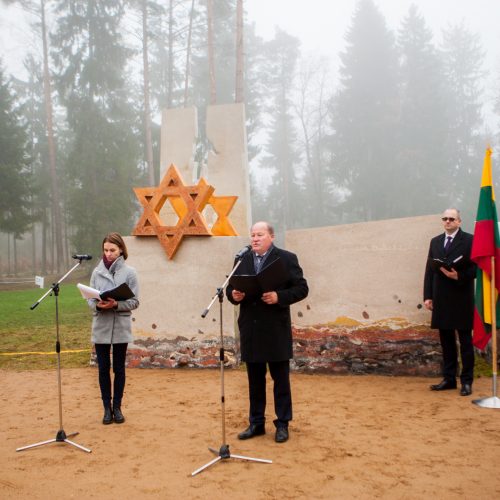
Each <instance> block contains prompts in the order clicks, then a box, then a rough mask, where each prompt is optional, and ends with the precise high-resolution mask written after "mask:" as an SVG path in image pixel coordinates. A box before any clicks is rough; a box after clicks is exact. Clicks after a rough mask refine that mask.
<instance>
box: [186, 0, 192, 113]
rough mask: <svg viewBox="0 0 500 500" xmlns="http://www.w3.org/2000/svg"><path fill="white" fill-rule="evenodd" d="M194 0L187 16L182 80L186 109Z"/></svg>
mask: <svg viewBox="0 0 500 500" xmlns="http://www.w3.org/2000/svg"><path fill="white" fill-rule="evenodd" d="M193 16H194V0H192V1H191V13H190V14H189V31H188V39H187V50H186V75H185V79H184V107H187V102H188V89H189V59H190V57H191V38H192V33H193Z"/></svg>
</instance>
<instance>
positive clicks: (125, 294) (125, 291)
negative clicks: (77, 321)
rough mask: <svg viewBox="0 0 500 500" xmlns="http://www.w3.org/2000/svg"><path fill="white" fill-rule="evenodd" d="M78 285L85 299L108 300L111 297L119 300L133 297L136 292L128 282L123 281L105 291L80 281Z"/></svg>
mask: <svg viewBox="0 0 500 500" xmlns="http://www.w3.org/2000/svg"><path fill="white" fill-rule="evenodd" d="M76 286H77V288H78V290H80V293H81V294H82V297H83V298H84V299H97V300H108V299H109V298H111V299H115V300H117V301H118V300H127V299H131V298H132V297H133V296H134V292H132V290H131V289H130V287H129V286H128V285H127V283H122V284H121V285H118V286H117V287H115V288H112V289H111V290H106V291H104V292H100V291H99V290H97V289H95V288H92V287H91V286H87V285H82V284H81V283H78V284H77V285H76Z"/></svg>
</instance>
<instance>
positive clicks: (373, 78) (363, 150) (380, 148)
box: [331, 0, 399, 221]
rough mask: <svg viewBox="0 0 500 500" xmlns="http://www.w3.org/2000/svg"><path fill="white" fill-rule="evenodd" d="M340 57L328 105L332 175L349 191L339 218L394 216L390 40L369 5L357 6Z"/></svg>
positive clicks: (394, 66)
mask: <svg viewBox="0 0 500 500" xmlns="http://www.w3.org/2000/svg"><path fill="white" fill-rule="evenodd" d="M346 41H347V48H346V50H345V52H343V53H341V55H340V58H341V68H340V77H341V81H340V83H341V88H340V90H339V91H338V93H337V94H336V95H335V96H334V98H333V100H332V103H331V126H332V128H333V129H334V134H333V137H332V141H331V145H332V155H333V169H334V172H335V176H336V178H335V180H336V183H337V184H339V185H341V186H342V187H343V188H344V189H346V190H347V193H348V197H347V200H346V202H345V203H344V205H343V217H344V220H347V221H349V220H350V221H355V220H374V219H381V218H386V217H390V216H392V215H394V213H393V209H392V207H393V202H392V199H391V198H392V197H394V196H395V195H396V192H397V190H398V189H399V187H398V186H387V180H388V179H391V178H392V176H393V175H394V173H395V172H394V170H395V162H394V151H393V141H394V137H396V133H397V121H398V112H399V99H398V78H397V72H398V61H397V53H396V48H395V42H394V36H393V34H392V32H390V31H389V30H388V28H387V26H386V23H385V19H384V17H383V16H382V14H381V13H380V11H379V10H378V8H377V7H376V6H375V4H374V3H373V1H372V0H361V1H360V2H359V3H358V6H357V9H356V11H355V13H354V15H353V19H352V24H351V27H350V29H349V30H348V32H347V35H346Z"/></svg>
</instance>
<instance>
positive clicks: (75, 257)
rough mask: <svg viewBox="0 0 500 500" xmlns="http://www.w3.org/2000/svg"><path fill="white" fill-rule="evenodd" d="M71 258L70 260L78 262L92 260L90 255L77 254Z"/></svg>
mask: <svg viewBox="0 0 500 500" xmlns="http://www.w3.org/2000/svg"><path fill="white" fill-rule="evenodd" d="M71 258H72V259H78V260H91V259H92V255H87V254H83V255H78V254H75V255H73V256H72V257H71Z"/></svg>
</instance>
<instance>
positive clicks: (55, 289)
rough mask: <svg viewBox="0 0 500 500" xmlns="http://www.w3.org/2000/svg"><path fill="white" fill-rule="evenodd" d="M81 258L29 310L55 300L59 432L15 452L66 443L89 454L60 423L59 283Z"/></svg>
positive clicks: (73, 434) (74, 434)
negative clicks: (48, 300) (45, 301)
mask: <svg viewBox="0 0 500 500" xmlns="http://www.w3.org/2000/svg"><path fill="white" fill-rule="evenodd" d="M81 257H82V258H79V260H78V263H77V264H75V265H74V266H73V267H72V268H71V269H70V270H69V271H68V272H67V273H66V274H65V275H64V276H63V277H62V278H61V279H60V280H59V281H58V282H57V283H53V284H52V287H51V288H50V289H49V290H48V292H47V293H45V294H44V295H43V296H42V297H40V298H39V299H38V300H37V301H36V302H35V303H34V304H33V305H32V306H31V307H30V309H31V310H33V309H35V307H37V306H38V304H40V302H42V300H43V299H45V297H47V295H49V294H50V295H52V294H54V297H55V298H56V353H57V387H58V394H59V430H58V431H57V434H56V437H55V438H54V439H49V440H47V441H41V442H39V443H34V444H30V445H28V446H23V447H22V448H17V449H16V451H23V450H28V449H30V448H35V447H36V446H43V445H45V444H50V443H55V442H57V443H66V444H71V445H73V446H75V447H76V448H79V449H80V450H83V451H86V452H87V453H90V452H91V450H89V449H88V448H85V447H83V446H81V445H79V444H77V443H74V442H73V441H70V440H69V439H68V438H69V437H73V436H76V435H77V434H78V432H73V433H72V434H66V433H65V432H64V429H63V422H62V396H61V343H60V341H59V304H58V297H59V283H61V281H63V280H64V279H65V278H66V277H67V276H69V275H70V274H71V273H72V272H73V271H74V270H75V269H76V268H77V267H78V266H79V265H80V264H81V263H82V260H83V257H84V256H81Z"/></svg>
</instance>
